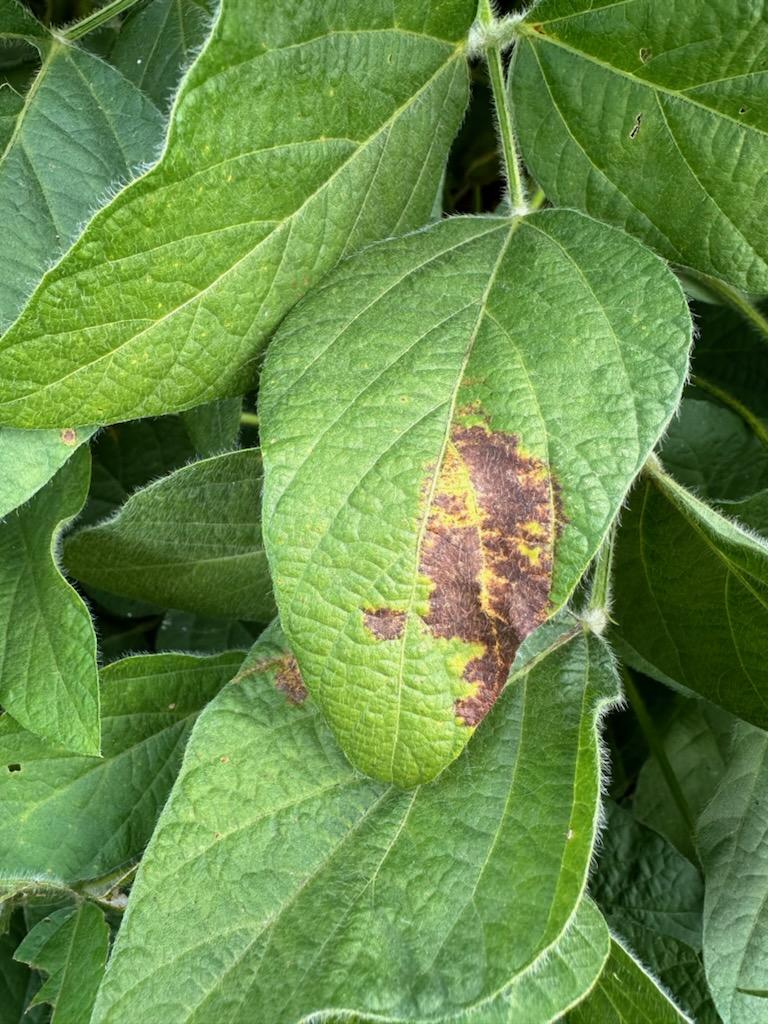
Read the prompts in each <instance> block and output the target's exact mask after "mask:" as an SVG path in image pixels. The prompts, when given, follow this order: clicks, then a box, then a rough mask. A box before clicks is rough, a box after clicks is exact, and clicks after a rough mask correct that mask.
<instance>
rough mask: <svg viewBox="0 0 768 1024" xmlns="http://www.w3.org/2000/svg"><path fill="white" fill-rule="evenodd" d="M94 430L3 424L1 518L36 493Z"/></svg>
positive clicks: (0, 432)
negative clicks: (24, 426)
mask: <svg viewBox="0 0 768 1024" xmlns="http://www.w3.org/2000/svg"><path fill="white" fill-rule="evenodd" d="M92 433H93V430H92V429H90V428H85V429H80V430H73V429H66V430H16V429H14V428H13V427H0V519H2V518H3V517H4V516H6V515H8V513H9V512H11V511H12V510H13V509H15V508H18V507H19V505H23V504H24V502H25V501H28V500H29V499H30V498H31V497H32V495H33V494H36V493H37V492H38V491H39V490H40V488H41V487H42V486H43V485H44V484H46V483H47V482H48V481H49V480H50V479H51V477H52V476H53V474H54V473H55V472H56V471H57V470H58V469H60V468H61V466H63V465H64V463H65V462H66V461H67V459H69V458H70V457H71V455H72V454H73V452H74V451H75V450H76V449H77V448H79V447H80V445H81V444H83V443H84V442H85V441H87V440H88V438H89V437H90V436H91V434H92Z"/></svg>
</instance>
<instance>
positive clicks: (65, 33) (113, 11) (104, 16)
mask: <svg viewBox="0 0 768 1024" xmlns="http://www.w3.org/2000/svg"><path fill="white" fill-rule="evenodd" d="M135 3H138V0H110V3H108V4H104V6H103V7H100V8H99V9H98V11H94V12H93V14H89V15H88V17H87V18H83V20H82V21H77V22H75V24H74V25H70V26H69V27H68V28H64V29H62V30H61V31H60V32H59V33H58V35H59V37H60V38H61V39H65V40H66V41H67V42H68V43H72V42H74V41H75V40H76V39H82V37H83V36H84V35H86V34H87V33H88V32H93V30H94V29H95V28H99V26H100V25H104V24H106V22H108V21H111V20H112V19H113V18H114V17H116V16H117V15H118V14H122V13H123V11H127V10H128V8H129V7H133V5H134V4H135Z"/></svg>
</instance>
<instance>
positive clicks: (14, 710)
mask: <svg viewBox="0 0 768 1024" xmlns="http://www.w3.org/2000/svg"><path fill="white" fill-rule="evenodd" d="M89 476H90V455H89V454H88V451H87V449H85V448H81V449H80V450H79V451H77V452H76V453H75V455H74V456H73V457H72V458H71V459H70V460H69V462H67V463H65V464H64V466H62V468H61V469H60V470H59V471H58V473H57V474H56V475H55V476H54V477H53V479H52V480H50V481H49V482H48V483H47V484H46V485H45V487H43V488H42V489H41V490H40V491H38V493H37V494H36V495H35V497H34V498H33V499H32V500H31V501H30V503H29V504H28V505H26V506H25V507H24V508H22V509H17V510H16V511H15V512H12V513H11V514H10V515H9V516H8V517H7V519H6V520H5V521H4V522H3V523H1V524H0V636H1V637H2V642H0V703H2V705H3V707H4V708H5V709H6V711H9V712H10V713H11V714H12V715H13V717H14V718H15V719H16V720H17V721H18V722H19V723H21V724H22V725H23V726H24V727H25V728H26V729H29V731H30V732H34V733H35V734H36V735H38V736H41V737H42V738H43V739H45V740H47V741H48V742H50V743H54V744H57V745H60V746H63V747H65V748H66V749H67V750H71V751H76V752H78V753H83V754H98V753H99V735H100V729H99V691H98V672H97V669H96V637H95V635H94V632H93V625H92V624H91V617H90V615H89V614H88V609H87V608H86V606H85V605H84V604H83V601H82V599H81V597H80V596H79V595H78V594H77V593H76V592H75V590H74V589H73V588H72V587H71V586H70V585H69V583H67V581H66V580H65V579H64V577H63V576H62V575H61V573H60V571H59V569H58V566H57V564H56V561H55V560H54V555H53V553H54V551H55V549H56V545H57V543H58V538H59V535H60V534H61V530H62V527H63V524H65V523H66V522H67V520H69V519H71V518H72V517H73V516H75V515H76V514H77V513H78V512H79V511H80V509H81V508H82V506H83V503H84V501H85V497H86V494H87V493H88V480H89Z"/></svg>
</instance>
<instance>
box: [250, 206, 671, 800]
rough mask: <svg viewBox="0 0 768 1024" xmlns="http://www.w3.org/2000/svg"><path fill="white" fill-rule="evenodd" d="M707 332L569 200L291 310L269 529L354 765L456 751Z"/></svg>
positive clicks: (369, 269) (639, 261)
mask: <svg viewBox="0 0 768 1024" xmlns="http://www.w3.org/2000/svg"><path fill="white" fill-rule="evenodd" d="M689 340H690V320H689V314H688V310H687V307H686V304H685V302H684V300H683V297H682V294H681V291H680V288H679V286H678V284H677V282H676V281H675V280H674V279H673V278H672V276H671V275H670V273H669V271H668V270H667V269H666V267H664V266H663V265H662V263H661V262H660V261H659V260H658V259H657V258H656V257H655V256H653V255H652V254H651V253H650V252H649V251H648V250H647V249H644V248H643V247H642V246H640V245H639V244H638V243H637V242H635V241H634V240H633V239H631V238H629V237H628V236H627V235H624V234H623V233H620V232H618V231H616V230H615V229H612V228H608V227H606V226H605V225H601V224H598V223H596V222H595V221H593V220H591V219H589V218H586V217H584V216H582V215H581V214H578V213H574V212H570V211H562V210H559V211H544V212H541V213H537V214H533V215H531V216H530V217H527V218H524V219H520V218H518V219H502V218H493V217H461V218H454V219H451V220H448V221H443V222H442V223H438V224H436V225H434V226H432V227H430V228H428V229H426V230H424V231H421V232H419V233H417V234H414V235H410V236H406V237H405V238H403V239H395V240H393V241H388V242H385V243H383V244H381V245H378V246H374V247H371V248H370V249H368V250H366V252H365V253H363V254H360V255H359V256H357V257H355V258H353V259H351V260H349V261H347V262H346V263H344V264H342V265H341V266H339V267H338V268H337V269H336V270H335V271H334V272H333V274H332V275H330V276H329V277H328V278H327V279H326V281H325V282H324V283H323V284H322V285H321V286H320V287H319V288H318V289H316V290H315V291H314V292H313V293H312V295H311V296H308V298H307V300H306V301H305V302H304V303H302V305H301V306H300V307H299V308H297V309H296V310H295V311H294V313H292V315H291V316H290V317H288V318H287V319H286V321H285V323H284V324H283V325H282V326H281V328H280V331H279V332H278V334H277V335H276V337H275V340H274V342H273V344H272V346H271V347H270V350H269V353H268V355H267V360H266V363H265V369H264V373H263V377H262V390H261V394H260V412H261V422H262V440H263V446H264V447H263V453H264V462H265V490H264V537H265V544H266V546H267V552H268V555H269V558H270V562H271V566H272V570H273V582H274V586H275V593H276V596H277V602H278V606H279V608H280V615H281V621H282V623H283V627H284V629H285V630H286V633H287V634H288V636H289V638H290V639H291V642H292V645H293V648H294V651H295V653H296V656H297V658H298V661H299V664H300V665H301V668H302V673H303V674H304V677H305V680H306V683H307V686H308V687H309V689H310V691H311V692H312V693H313V695H314V696H315V697H316V699H317V700H318V701H319V702H320V704H321V705H322V707H323V710H324V713H325V714H326V716H327V717H328V720H329V722H330V724H331V727H332V728H333V730H334V733H335V735H336V737H337V739H338V741H339V743H340V744H341V746H342V748H343V749H344V751H345V753H346V754H347V756H348V757H349V758H350V759H351V760H352V762H353V763H354V764H355V765H357V767H359V768H360V769H362V770H363V771H365V772H367V773H369V774H371V775H374V776H376V777H378V778H382V779H384V780H394V781H395V782H397V783H398V784H400V785H404V786H412V785H415V784H417V783H420V782H424V781H428V780H429V779H431V778H433V777H434V776H435V775H436V774H437V773H438V772H439V771H440V770H441V769H442V768H443V767H444V766H445V765H446V764H447V763H448V762H450V761H451V760H452V758H454V757H455V756H456V755H457V754H458V753H459V752H460V750H461V749H462V748H463V746H464V744H465V743H466V742H467V740H468V739H469V737H470V735H471V734H472V729H473V727H474V726H475V725H476V724H477V722H478V721H480V720H481V719H482V717H483V715H484V714H485V713H486V712H487V710H488V708H489V707H490V706H491V704H492V703H493V700H494V699H495V698H496V696H498V693H499V692H500V690H501V687H502V686H503V685H504V682H505V681H506V677H507V672H508V671H509V666H510V664H511V662H512V660H513V658H514V654H515V651H516V649H517V647H518V646H519V644H520V642H521V641H522V639H523V638H524V637H525V636H526V635H527V634H528V633H529V632H530V631H531V630H532V629H533V628H534V627H535V626H537V625H539V624H540V623H541V622H543V621H544V620H545V619H546V618H547V617H548V616H549V615H551V614H552V613H553V612H554V611H555V610H556V609H557V608H558V607H560V606H561V605H562V604H563V603H564V601H566V600H567V598H568V597H569V595H570V594H571V592H572V591H573V588H574V587H575V586H576V583H577V582H578V580H579V578H580V577H581V575H582V574H583V572H584V570H585V569H586V567H587V564H588V562H589V560H590V559H591V557H592V556H593V555H594V553H595V551H596V550H597V548H598V546H599V544H600V542H601V540H602V538H603V536H604V535H605V531H606V530H607V528H608V526H609V523H610V522H611V520H612V518H613V516H614V515H615V513H616V512H617V510H618V508H619V506H620V503H621V501H622V499H623V497H624V494H625V492H626V490H627V488H628V487H629V485H630V482H631V480H632V479H633V477H634V475H635V474H636V473H637V471H638V470H639V468H640V467H641V466H642V464H643V462H644V461H645V459H646V457H647V454H648V452H649V451H650V449H651V448H652V447H653V445H654V443H655V442H656V439H657V438H658V436H659V434H660V432H661V431H662V430H663V429H664V427H665V425H666V423H667V421H668V419H669V417H670V416H671V415H672V412H673V410H674V408H675V406H676V404H677V401H678V399H679V396H680V392H681V389H682V384H683V379H684V376H685V372H686V365H687V353H688V347H689ZM607 438H610V439H611V449H610V454H609V453H608V450H607V448H606V439H607Z"/></svg>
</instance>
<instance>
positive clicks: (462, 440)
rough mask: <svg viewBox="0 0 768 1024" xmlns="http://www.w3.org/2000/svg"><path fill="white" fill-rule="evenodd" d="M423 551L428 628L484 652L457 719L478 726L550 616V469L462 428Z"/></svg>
mask: <svg viewBox="0 0 768 1024" xmlns="http://www.w3.org/2000/svg"><path fill="white" fill-rule="evenodd" d="M429 487H430V490H431V493H430V494H428V500H429V505H430V512H429V518H428V520H427V525H426V530H425V534H424V539H423V541H422V545H421V558H420V571H421V573H422V574H423V575H424V576H425V577H427V579H429V580H430V581H431V584H432V590H431V593H430V597H429V612H428V614H427V616H426V618H425V620H424V621H425V622H426V624H427V626H428V627H429V629H430V631H431V632H432V634H433V636H436V637H444V638H451V637H459V638H460V639H461V640H464V641H466V643H469V644H477V645H479V646H480V647H482V649H483V653H482V654H480V655H479V656H477V657H474V658H472V659H471V660H470V661H469V662H468V664H467V666H466V668H465V670H464V678H465V679H466V681H467V682H468V683H470V684H471V685H472V688H473V689H472V692H471V694H470V695H469V696H468V697H464V698H462V699H461V700H459V701H457V702H456V704H455V710H456V715H457V716H458V717H459V718H460V719H461V720H462V721H463V722H464V724H466V725H468V726H474V725H477V724H478V722H480V721H481V720H482V719H483V718H484V717H485V715H486V714H487V713H488V711H489V710H490V708H491V706H492V705H493V703H494V701H495V700H496V698H497V697H498V695H499V693H500V692H501V689H502V687H503V686H504V683H505V681H506V678H507V675H508V673H509V669H510V666H511V664H512V661H513V660H514V657H515V653H516V651H517V649H518V647H519V646H520V644H521V643H522V641H523V640H524V639H525V637H526V636H527V635H528V634H529V633H530V632H531V631H532V630H533V629H535V628H536V626H538V625H540V624H541V623H542V622H543V621H544V620H545V618H546V617H547V612H548V607H549V593H550V587H551V581H552V554H553V549H554V542H555V538H556V536H557V531H558V524H559V523H562V519H563V517H562V512H561V511H560V509H559V502H558V499H557V491H556V488H555V486H554V484H553V481H552V478H551V475H550V473H549V470H548V468H547V466H546V465H545V464H544V463H543V462H541V461H540V460H539V459H536V458H534V457H533V456H529V455H526V454H525V453H524V452H523V451H521V449H520V445H519V440H518V438H517V437H515V436H514V435H512V434H504V433H500V432H494V431H491V430H488V429H487V428H485V427H483V426H471V427H464V426H456V427H454V429H453V430H452V432H451V437H450V440H449V442H448V445H447V447H446V451H445V455H444V457H443V461H442V465H441V467H440V471H439V473H438V475H437V477H436V478H435V477H433V478H432V480H431V481H430V483H429Z"/></svg>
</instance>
